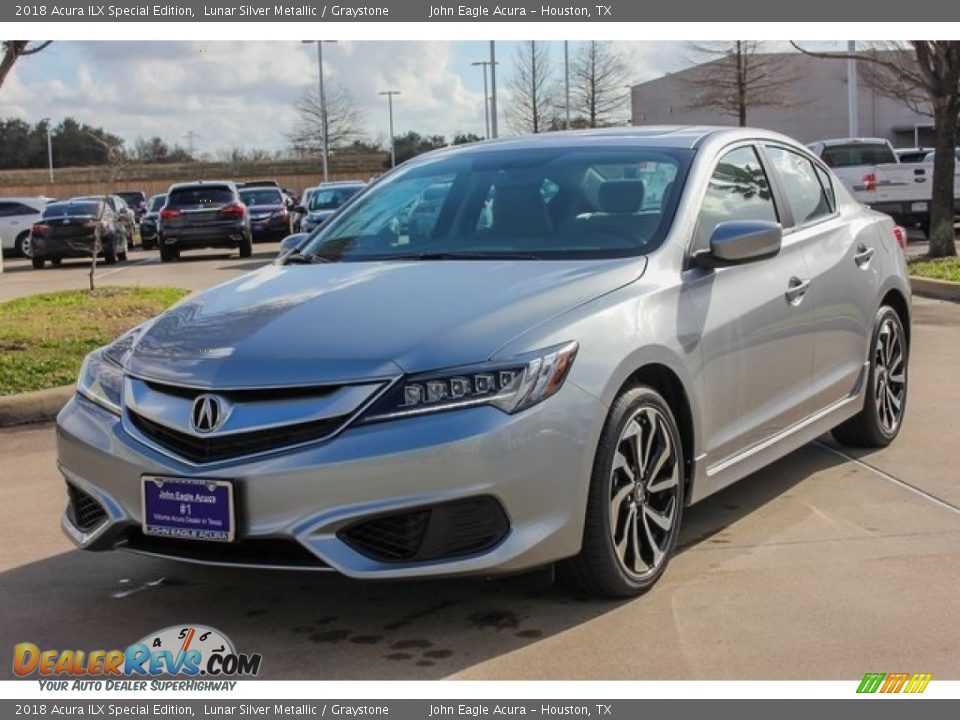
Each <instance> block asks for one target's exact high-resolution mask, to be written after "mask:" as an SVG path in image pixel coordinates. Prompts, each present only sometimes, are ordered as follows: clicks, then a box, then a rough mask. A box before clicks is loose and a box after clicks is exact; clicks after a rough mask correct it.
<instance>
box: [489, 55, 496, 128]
mask: <svg viewBox="0 0 960 720" xmlns="http://www.w3.org/2000/svg"><path fill="white" fill-rule="evenodd" d="M490 137H493V138H495V137H497V43H496V41H495V40H491V41H490Z"/></svg>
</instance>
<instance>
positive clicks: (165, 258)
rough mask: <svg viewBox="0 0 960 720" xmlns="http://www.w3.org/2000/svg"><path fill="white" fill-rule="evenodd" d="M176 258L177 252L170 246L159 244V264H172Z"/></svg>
mask: <svg viewBox="0 0 960 720" xmlns="http://www.w3.org/2000/svg"><path fill="white" fill-rule="evenodd" d="M177 257H178V254H177V251H176V249H175V248H174V247H172V246H170V245H164V244H163V243H162V242H161V243H160V262H165V263H168V262H173V261H174V260H176V259H177Z"/></svg>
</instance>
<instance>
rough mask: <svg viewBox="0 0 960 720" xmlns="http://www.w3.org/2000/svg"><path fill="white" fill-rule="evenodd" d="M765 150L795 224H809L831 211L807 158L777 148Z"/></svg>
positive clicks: (772, 147)
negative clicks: (788, 204)
mask: <svg viewBox="0 0 960 720" xmlns="http://www.w3.org/2000/svg"><path fill="white" fill-rule="evenodd" d="M766 151H767V155H768V156H769V157H770V162H771V164H772V165H773V168H774V172H776V173H777V176H778V177H779V178H780V182H781V184H782V185H783V190H784V192H785V193H786V195H787V202H789V203H790V209H791V210H793V220H794V222H795V223H796V224H797V225H804V224H806V223H809V222H813V221H814V220H816V219H817V218H821V217H826V216H827V215H829V214H830V213H832V212H833V209H832V208H831V203H830V200H829V199H828V197H827V193H826V192H825V191H824V189H823V186H822V185H821V184H820V179H819V178H818V177H817V172H816V170H815V169H814V167H813V163H812V162H810V160H809V159H807V158H805V157H804V156H803V155H800V154H799V153H795V152H792V151H791V150H787V149H785V148H781V147H774V146H768V147H767V148H766Z"/></svg>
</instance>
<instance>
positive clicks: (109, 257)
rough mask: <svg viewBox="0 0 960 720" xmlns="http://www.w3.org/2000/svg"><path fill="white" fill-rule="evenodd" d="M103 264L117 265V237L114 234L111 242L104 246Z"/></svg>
mask: <svg viewBox="0 0 960 720" xmlns="http://www.w3.org/2000/svg"><path fill="white" fill-rule="evenodd" d="M103 264H104V265H116V264H117V237H116V235H114V236H113V237H112V238H111V239H110V242H108V243H105V244H104V247H103Z"/></svg>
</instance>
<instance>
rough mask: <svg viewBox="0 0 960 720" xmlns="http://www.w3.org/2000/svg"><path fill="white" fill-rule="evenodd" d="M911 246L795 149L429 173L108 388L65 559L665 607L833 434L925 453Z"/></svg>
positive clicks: (74, 455) (644, 143)
mask: <svg viewBox="0 0 960 720" xmlns="http://www.w3.org/2000/svg"><path fill="white" fill-rule="evenodd" d="M428 191H429V192H430V193H432V195H437V196H440V199H439V200H438V202H437V206H436V211H435V212H432V213H431V214H430V219H429V220H430V221H429V227H427V226H426V225H425V224H424V223H423V222H420V223H418V225H417V231H416V233H413V232H412V230H410V228H411V225H410V223H404V222H401V220H402V218H403V217H405V214H406V213H407V212H408V211H409V208H410V207H411V206H412V205H413V204H415V203H416V202H417V199H418V198H420V197H422V196H423V195H424V194H425V193H426V192H428ZM405 227H406V228H407V231H406V232H405V231H404V228H405ZM903 243H904V235H903V231H902V230H901V229H900V228H898V227H896V226H895V225H894V224H893V221H892V220H891V219H890V218H888V217H886V216H884V215H880V214H877V213H875V212H873V211H871V210H869V209H867V208H865V207H863V206H861V205H859V204H857V203H856V202H855V201H854V200H853V199H852V198H851V196H850V195H849V194H848V193H847V191H846V190H845V189H844V188H843V186H842V185H841V184H840V183H839V182H838V181H837V179H836V178H835V177H834V175H833V174H832V173H831V171H830V170H829V169H828V168H827V167H826V166H825V165H824V164H823V163H821V162H820V160H819V159H817V158H816V157H814V156H813V155H812V154H811V153H810V152H809V151H808V150H807V149H806V148H804V147H802V146H800V145H798V144H797V143H796V142H794V141H792V140H790V139H788V138H786V137H783V136H780V135H776V134H773V133H768V132H765V131H757V130H750V129H729V128H630V129H619V130H603V131H587V132H574V133H549V134H545V135H538V136H536V137H530V138H516V139H507V140H498V141H491V142H484V143H477V144H472V145H465V146H459V147H456V148H451V149H447V150H442V151H438V152H436V153H431V154H428V155H424V156H421V157H418V158H415V159H413V160H411V161H409V162H407V163H404V164H403V165H402V166H400V167H398V168H397V169H396V170H395V171H392V172H390V173H388V174H387V175H384V176H383V177H381V178H379V179H378V180H377V182H375V183H373V184H372V185H370V186H369V187H367V188H366V189H364V190H363V191H362V193H361V194H360V195H359V196H358V197H356V198H354V200H353V201H352V202H351V203H350V205H349V206H348V207H346V208H344V210H343V211H341V212H340V213H338V214H337V215H336V216H335V217H334V218H333V219H332V220H331V221H329V222H328V223H325V224H324V225H323V226H322V227H321V228H319V229H317V230H316V231H314V232H313V233H312V235H311V236H310V237H309V238H307V239H306V240H305V241H304V242H303V243H302V244H300V245H298V247H297V249H296V250H294V251H292V252H290V253H288V254H286V255H284V256H282V257H281V258H279V259H278V260H277V261H276V263H274V264H273V265H269V266H266V267H264V268H261V269H259V270H257V271H254V272H252V273H249V274H246V275H244V276H242V277H238V278H236V279H233V280H230V281H228V282H226V283H224V284H222V285H219V286H218V287H215V288H212V289H210V290H207V291H205V292H202V293H199V294H196V295H193V296H191V297H189V298H187V299H185V300H184V301H182V302H181V303H180V304H179V305H177V306H175V307H173V308H172V309H170V310H168V311H167V312H165V313H164V314H162V315H160V316H159V317H157V318H155V319H153V320H151V321H148V322H146V323H144V324H143V325H140V326H139V327H137V328H135V329H133V330H132V331H130V332H129V333H127V334H125V335H123V336H122V337H120V338H119V339H118V340H116V341H115V342H114V343H113V344H111V345H109V346H107V347H104V348H102V349H100V350H97V351H95V352H93V353H91V354H90V355H89V357H87V359H86V361H85V362H84V365H83V368H82V370H81V371H80V377H79V381H78V384H77V393H76V395H75V397H74V399H73V400H72V401H71V402H70V403H69V404H68V405H67V406H66V407H65V408H64V410H63V411H62V412H61V413H60V416H59V418H58V424H57V428H58V454H59V466H60V469H61V470H62V473H63V475H64V477H65V479H66V482H67V489H68V495H69V504H68V507H67V510H66V512H65V514H64V516H63V519H62V525H63V528H64V530H65V532H66V533H67V534H68V535H69V536H70V537H71V538H72V539H73V541H74V542H75V543H76V544H77V545H78V546H80V547H82V548H86V549H89V550H107V549H114V548H122V549H127V550H131V551H135V552H140V553H146V554H150V555H155V556H163V557H172V558H178V559H182V560H188V561H194V562H207V563H222V564H234V565H245V566H253V567H280V568H303V569H327V570H335V571H338V572H340V573H343V574H345V575H348V576H351V577H354V578H410V577H426V576H437V575H459V574H471V573H474V574H475V573H480V574H487V573H494V572H513V571H519V570H524V569H528V568H534V567H537V566H541V565H545V564H549V563H554V562H557V563H558V565H557V567H558V572H559V574H560V577H561V578H563V579H565V580H566V581H567V582H569V583H572V584H574V585H576V586H578V587H580V588H582V589H585V590H587V591H589V592H591V593H593V594H598V595H608V596H629V595H632V594H636V593H639V592H642V591H644V590H646V589H647V588H649V587H651V586H652V585H653V584H654V583H655V582H656V581H657V580H658V579H659V577H660V576H661V575H662V574H663V572H664V570H665V568H666V566H667V562H668V560H669V558H670V556H671V554H672V553H673V552H674V550H675V548H676V545H677V534H678V531H679V529H680V526H681V519H682V515H683V510H684V508H685V507H686V506H687V505H690V504H692V503H696V502H698V501H700V500H702V499H703V498H705V497H707V496H708V495H710V494H712V493H715V492H717V491H718V490H720V489H722V488H724V487H726V486H728V485H730V484H731V483H733V482H734V481H736V480H739V479H740V478H742V477H744V476H745V475H747V474H749V473H752V472H754V471H756V470H757V469H759V468H762V467H764V466H765V465H768V464H770V463H771V462H772V461H774V460H776V459H777V458H780V457H782V456H783V455H785V454H787V453H789V452H790V451H792V450H794V449H796V448H798V447H799V446H801V445H803V444H804V443H807V442H809V441H811V440H813V439H814V438H816V437H817V436H819V435H820V434H822V433H824V432H827V431H830V430H832V431H833V434H834V436H835V437H836V438H837V439H838V440H839V441H840V442H841V443H844V444H848V445H859V446H867V447H879V446H884V445H886V444H888V443H890V442H891V441H892V440H893V439H894V438H895V437H896V435H897V433H898V431H899V429H900V426H901V423H902V422H903V417H904V409H905V403H906V399H907V361H908V357H909V344H910V290H909V285H908V283H907V277H906V272H905V261H904V257H903V252H902V246H903Z"/></svg>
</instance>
